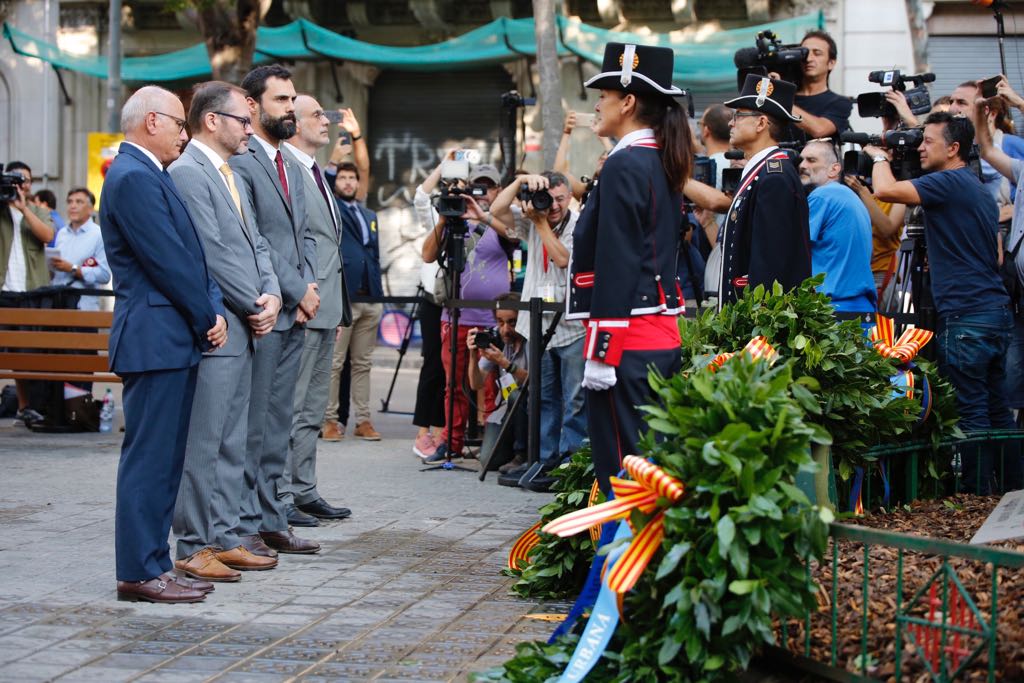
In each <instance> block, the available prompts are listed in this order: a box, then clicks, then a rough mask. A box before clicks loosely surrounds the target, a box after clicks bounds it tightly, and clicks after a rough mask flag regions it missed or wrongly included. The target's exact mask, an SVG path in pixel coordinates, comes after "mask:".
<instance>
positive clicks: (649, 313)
mask: <svg viewBox="0 0 1024 683" xmlns="http://www.w3.org/2000/svg"><path fill="white" fill-rule="evenodd" d="M672 66H673V53H672V50H670V49H668V48H660V47H648V46H645V45H624V44H622V43H609V44H608V45H607V46H606V47H605V53H604V62H603V64H602V69H601V73H599V74H598V75H597V76H595V77H593V78H591V79H590V80H589V81H587V83H586V86H587V87H589V88H596V89H599V90H600V91H601V95H600V97H599V99H598V103H597V106H596V107H595V110H596V111H597V114H598V122H597V124H596V128H597V130H596V132H597V134H598V135H600V136H602V137H605V136H611V137H615V138H618V140H619V142H618V144H616V145H615V147H614V148H613V149H612V151H611V153H610V154H609V156H608V160H607V161H606V162H605V164H604V168H603V169H602V171H601V178H600V181H599V182H598V184H597V187H596V188H595V189H594V191H593V192H591V194H590V196H589V197H588V198H587V203H586V205H585V206H584V207H583V211H582V213H581V215H580V218H579V220H578V222H577V223H576V229H575V231H574V232H573V252H572V263H571V267H570V273H569V278H570V282H569V296H568V297H567V303H566V307H567V311H566V317H567V318H569V319H571V320H572V319H576V320H584V321H585V324H586V327H587V338H586V342H585V345H584V355H585V357H586V359H587V362H586V369H585V371H584V377H583V386H584V387H585V388H586V389H587V395H586V398H587V419H588V426H589V431H590V440H591V446H592V449H593V459H594V467H595V470H596V474H597V480H598V483H599V484H600V486H601V489H602V490H603V491H604V492H605V493H606V494H607V493H608V491H609V487H610V485H609V481H608V477H609V476H611V475H614V474H616V473H617V472H618V471H619V469H620V468H621V466H622V458H623V457H624V456H626V455H629V454H631V453H635V452H636V442H637V439H638V437H639V435H640V432H641V430H642V428H643V421H642V417H641V413H640V411H639V409H638V406H641V405H644V404H645V403H649V402H650V401H651V399H652V392H651V389H650V387H649V385H648V383H647V372H648V368H649V367H650V366H653V367H654V368H656V369H657V370H658V371H659V372H661V373H662V374H663V375H668V374H670V373H674V372H678V371H679V367H680V350H679V344H680V342H679V328H678V327H677V322H676V319H677V317H678V316H679V314H681V313H682V312H683V307H684V301H683V297H682V292H681V291H680V287H679V282H678V280H677V277H676V258H677V254H678V251H679V249H678V247H679V228H680V225H681V224H682V218H683V214H682V210H683V209H682V205H683V198H682V194H681V190H682V187H683V184H684V183H685V181H686V179H687V177H688V176H689V173H690V164H691V157H692V149H691V147H692V141H691V134H690V128H689V125H688V123H687V120H686V114H685V113H684V111H683V109H682V107H680V106H679V104H678V103H677V102H676V101H675V100H674V99H673V96H676V95H681V94H682V91H680V90H679V88H677V87H675V86H673V85H672Z"/></svg>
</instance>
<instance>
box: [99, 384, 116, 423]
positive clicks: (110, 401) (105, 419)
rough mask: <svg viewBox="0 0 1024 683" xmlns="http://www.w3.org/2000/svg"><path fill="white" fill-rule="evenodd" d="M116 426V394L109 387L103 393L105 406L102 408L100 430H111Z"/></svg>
mask: <svg viewBox="0 0 1024 683" xmlns="http://www.w3.org/2000/svg"><path fill="white" fill-rule="evenodd" d="M113 426H114V394H113V393H112V392H111V391H110V389H109V388H107V393H105V394H104V395H103V407H102V408H100V431H101V432H109V431H110V430H111V429H112V428H113Z"/></svg>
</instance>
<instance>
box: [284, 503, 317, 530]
mask: <svg viewBox="0 0 1024 683" xmlns="http://www.w3.org/2000/svg"><path fill="white" fill-rule="evenodd" d="M288 525H289V526H320V521H319V520H318V519H317V518H316V517H313V516H312V515H307V514H306V513H305V512H303V511H302V510H299V509H298V508H297V507H295V506H294V505H289V506H288Z"/></svg>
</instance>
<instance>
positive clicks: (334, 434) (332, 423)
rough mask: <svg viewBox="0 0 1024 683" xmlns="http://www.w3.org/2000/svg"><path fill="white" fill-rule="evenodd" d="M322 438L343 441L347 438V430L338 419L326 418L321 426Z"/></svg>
mask: <svg viewBox="0 0 1024 683" xmlns="http://www.w3.org/2000/svg"><path fill="white" fill-rule="evenodd" d="M320 438H321V439H323V440H324V441H341V440H342V439H344V438H345V430H344V428H342V426H341V423H339V422H338V421H337V420H324V423H323V425H321V427H320Z"/></svg>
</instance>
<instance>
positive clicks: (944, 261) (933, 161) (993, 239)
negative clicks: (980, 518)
mask: <svg viewBox="0 0 1024 683" xmlns="http://www.w3.org/2000/svg"><path fill="white" fill-rule="evenodd" d="M973 141H974V126H973V125H972V123H971V122H970V120H968V119H966V118H963V117H959V116H953V115H952V114H949V113H946V112H938V113H934V114H931V115H930V116H929V117H928V118H927V120H926V121H925V125H924V139H923V141H922V143H921V145H920V147H919V152H920V158H921V168H922V170H923V171H924V175H922V176H921V177H919V178H915V179H912V180H896V178H895V177H894V176H893V172H892V169H891V168H890V165H889V158H888V157H887V156H886V153H885V151H884V150H882V149H881V148H879V147H876V146H873V145H868V146H866V147H865V148H864V151H865V152H866V153H867V154H869V155H870V156H871V157H872V159H873V162H874V166H873V168H872V174H871V177H872V181H873V185H874V190H875V196H876V197H878V198H879V199H881V200H882V201H887V202H899V203H903V204H911V205H920V206H921V207H922V208H923V209H924V225H925V241H926V243H927V247H928V259H929V265H930V268H931V284H932V297H933V298H934V300H935V307H936V310H937V311H938V329H937V330H936V340H937V342H938V349H939V370H940V371H941V372H942V374H943V375H945V376H946V377H947V378H948V379H949V380H950V381H951V382H952V383H953V385H954V386H955V387H956V393H957V410H958V412H959V414H960V428H961V429H963V430H964V431H965V432H966V431H973V430H986V429H1012V428H1013V426H1014V424H1013V418H1012V416H1011V414H1010V409H1009V408H1008V407H1007V402H1006V396H1005V390H1004V387H1003V382H1002V377H1003V374H1004V371H1005V357H1006V351H1007V347H1008V345H1009V340H1010V331H1011V329H1012V326H1013V323H1012V318H1011V314H1010V310H1009V297H1008V296H1007V294H1006V290H1005V289H1004V287H1003V283H1002V280H1001V279H1000V277H999V271H998V265H997V264H998V242H997V235H996V233H997V222H998V221H997V218H998V209H997V208H996V203H995V200H994V199H993V198H992V195H991V194H990V193H989V192H988V191H987V190H986V189H985V187H984V186H983V185H982V183H981V180H980V179H979V178H978V175H977V174H976V173H975V172H974V171H973V170H971V168H970V167H969V166H968V160H969V157H970V152H971V144H972V143H973ZM961 458H962V466H963V488H964V489H966V490H967V491H970V492H974V493H979V494H983V495H986V494H989V493H991V492H992V488H993V487H992V484H993V482H992V479H993V476H994V475H995V458H994V454H993V453H992V452H990V451H986V452H979V451H978V450H977V447H976V446H966V447H964V448H963V449H961Z"/></svg>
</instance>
